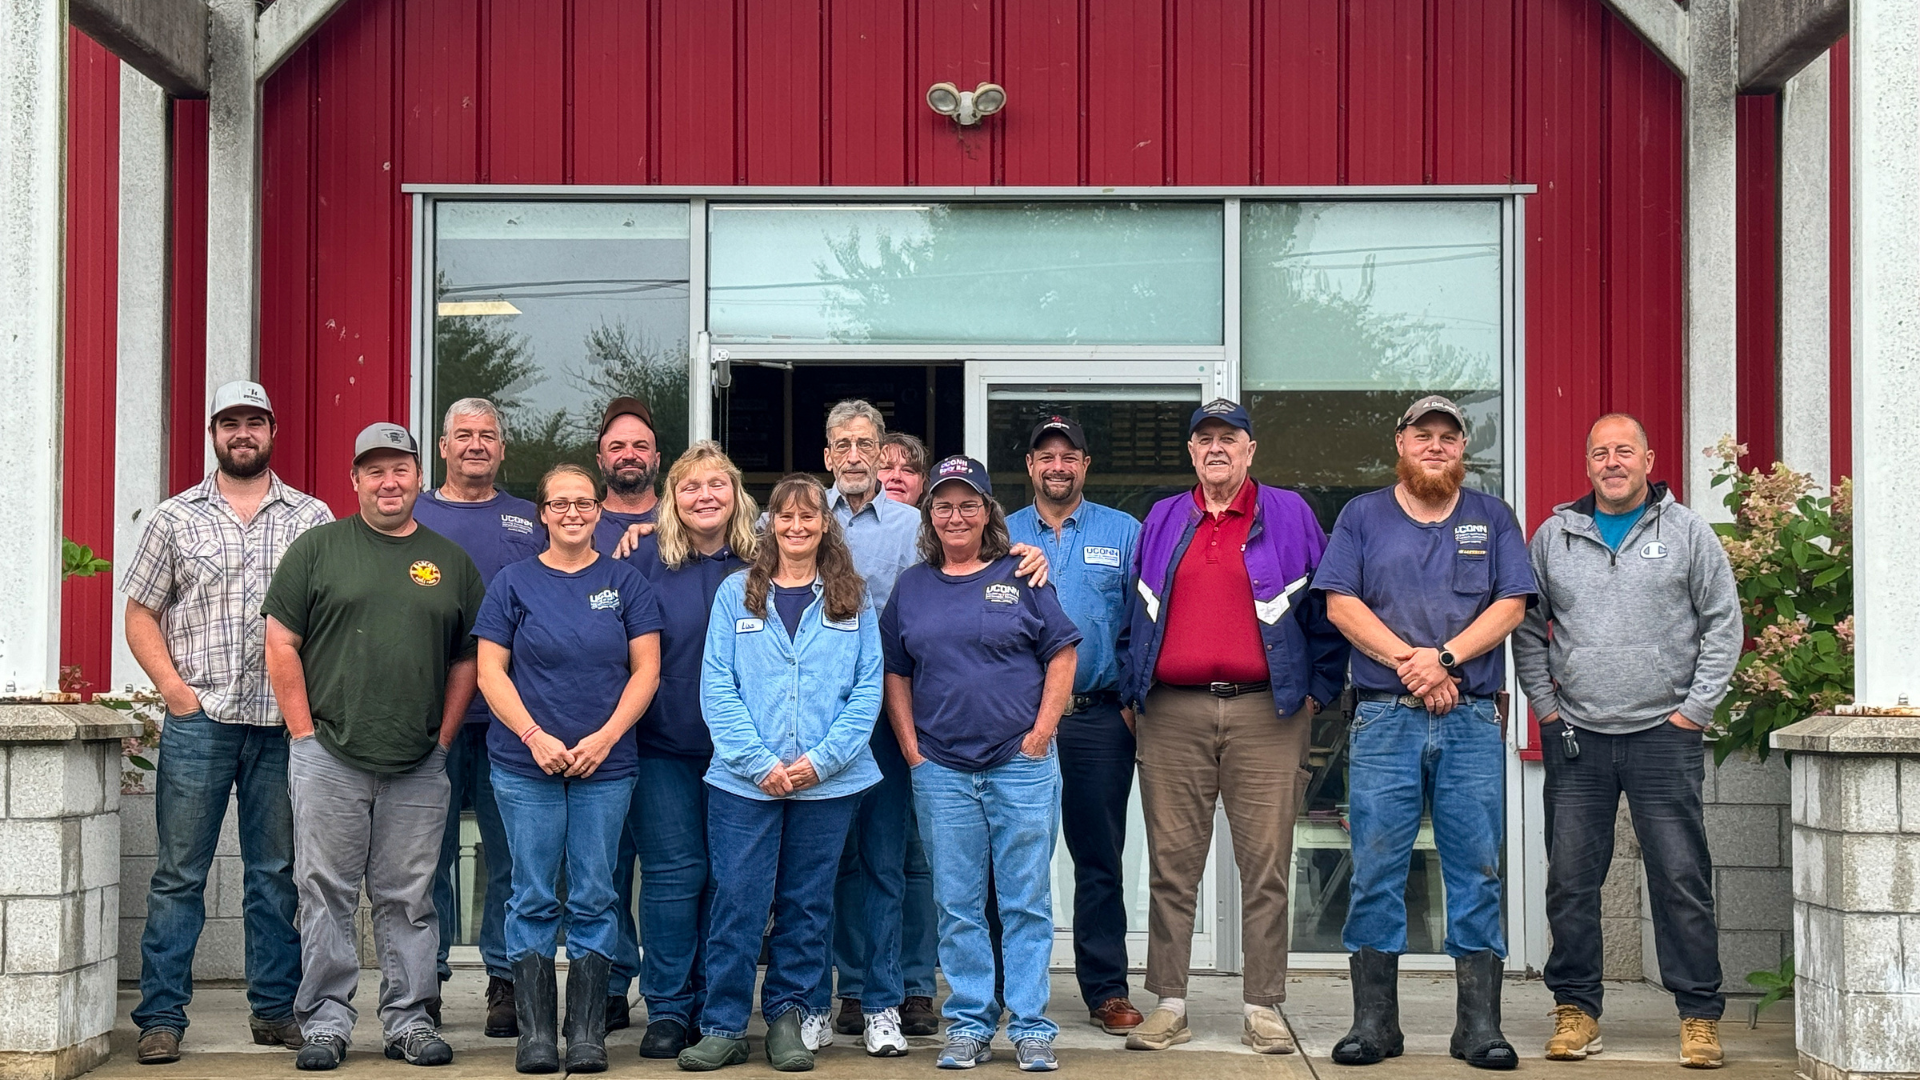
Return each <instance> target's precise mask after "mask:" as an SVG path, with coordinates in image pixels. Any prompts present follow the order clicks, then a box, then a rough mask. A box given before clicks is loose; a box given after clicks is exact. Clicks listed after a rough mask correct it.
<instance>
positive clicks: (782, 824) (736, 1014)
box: [700, 788, 860, 1039]
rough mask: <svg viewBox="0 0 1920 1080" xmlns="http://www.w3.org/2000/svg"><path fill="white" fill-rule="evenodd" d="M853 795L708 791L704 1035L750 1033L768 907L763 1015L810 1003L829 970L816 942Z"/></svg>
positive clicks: (829, 920) (829, 911) (822, 932)
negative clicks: (751, 795) (755, 795)
mask: <svg viewBox="0 0 1920 1080" xmlns="http://www.w3.org/2000/svg"><path fill="white" fill-rule="evenodd" d="M859 799H860V796H858V795H843V796H841V797H840V798H837V799H748V798H744V797H742V796H739V795H735V794H733V793H732V792H728V791H721V790H719V789H717V788H708V789H707V800H708V801H707V837H708V846H709V847H710V849H711V850H712V851H713V853H714V854H713V908H712V911H711V916H712V918H711V922H710V924H709V927H708V931H707V947H706V964H705V967H706V984H707V1000H706V1007H705V1008H704V1009H703V1010H702V1011H701V1013H700V1033H701V1034H702V1035H713V1036H718V1037H719V1038H723V1039H744V1038H746V1035H747V1018H748V1017H749V1016H750V1015H752V1013H753V978H754V969H755V966H756V965H757V964H758V963H759V961H760V939H761V933H762V931H764V930H766V928H767V913H768V912H769V911H771V912H772V913H773V935H772V937H771V938H770V939H769V940H768V942H767V946H768V949H767V951H768V959H767V977H766V981H765V982H764V983H763V984H762V985H761V987H760V1015H761V1016H762V1017H763V1018H765V1020H766V1021H767V1023H769V1024H771V1023H773V1022H774V1021H775V1020H778V1019H779V1018H780V1017H781V1016H783V1015H785V1014H787V1013H790V1012H792V1011H793V1010H795V1009H805V1008H807V1007H808V998H809V996H810V995H811V994H812V993H813V990H814V987H815V986H817V985H819V984H820V983H821V982H822V981H824V980H825V978H826V974H827V964H826V961H827V951H826V949H824V948H823V947H822V946H821V943H822V942H824V941H825V940H826V937H827V933H828V930H829V929H830V928H831V927H832V925H833V879H834V874H835V871H836V869H837V868H838V866H839V855H840V841H841V839H842V838H843V837H845V836H846V835H847V825H848V823H849V822H851V821H852V820H853V809H854V803H856V802H858V801H859Z"/></svg>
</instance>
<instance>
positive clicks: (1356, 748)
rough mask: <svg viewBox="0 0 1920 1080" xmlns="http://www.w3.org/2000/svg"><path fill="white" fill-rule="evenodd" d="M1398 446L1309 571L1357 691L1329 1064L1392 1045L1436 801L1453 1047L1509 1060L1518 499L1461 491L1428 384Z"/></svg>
mask: <svg viewBox="0 0 1920 1080" xmlns="http://www.w3.org/2000/svg"><path fill="white" fill-rule="evenodd" d="M1394 448H1395V450H1397V451H1398V453H1399V463H1398V466H1397V472H1398V475H1399V483H1397V484H1395V485H1394V486H1392V487H1390V488H1382V489H1381V490H1379V491H1373V492H1369V493H1367V494H1365V495H1362V496H1360V497H1359V498H1357V499H1354V500H1353V501H1352V502H1350V503H1348V504H1347V505H1346V507H1345V508H1344V509H1343V510H1341V511H1340V518H1339V520H1338V521H1337V522H1335V524H1334V528H1333V538H1332V540H1330V541H1329V542H1328V544H1327V551H1326V554H1325V555H1324V556H1323V557H1322V558H1321V561H1320V567H1319V569H1318V570H1317V571H1315V573H1314V578H1313V591H1314V592H1316V593H1321V594H1323V595H1324V596H1325V597H1326V603H1327V617H1328V618H1329V619H1330V620H1331V621H1332V622H1333V624H1334V625H1335V626H1336V627H1338V628H1339V629H1340V632H1341V633H1342V634H1344V635H1345V636H1346V638H1347V641H1348V642H1350V643H1351V644H1352V645H1353V668H1352V673H1353V684H1354V689H1355V691H1356V696H1357V697H1358V699H1359V704H1358V705H1357V706H1356V708H1355V711H1354V718H1353V726H1352V730H1351V733H1350V735H1349V739H1350V746H1351V751H1350V753H1351V758H1350V766H1349V770H1348V774H1347V784H1348V790H1349V791H1350V792H1351V807H1350V810H1349V812H1348V816H1349V826H1350V830H1351V834H1352V838H1353V883H1352V887H1351V889H1352V893H1351V895H1352V898H1351V900H1350V902H1349V904H1348V907H1347V923H1346V927H1345V929H1344V931H1343V932H1342V934H1341V937H1342V943H1343V944H1344V945H1345V946H1346V948H1347V950H1348V951H1349V952H1350V953H1352V954H1353V955H1352V956H1351V957H1350V958H1349V964H1350V966H1351V968H1352V974H1353V1013H1354V1017H1353V1028H1352V1030H1350V1031H1349V1032H1348V1033H1347V1035H1346V1037H1345V1038H1343V1039H1341V1040H1340V1041H1339V1042H1338V1043H1336V1044H1335V1045H1334V1048H1333V1060H1334V1061H1336V1062H1338V1063H1340V1064H1343V1065H1372V1064H1375V1063H1377V1062H1379V1061H1380V1060H1382V1059H1383V1058H1389V1057H1395V1056H1398V1055H1399V1054H1400V1053H1401V1051H1402V1049H1403V1039H1402V1036H1401V1033H1400V1022H1399V998H1398V990H1397V982H1398V979H1399V964H1400V954H1402V953H1404V952H1406V951H1407V905H1406V891H1407V863H1408V860H1409V858H1410V856H1411V855H1412V854H1413V842H1414V838H1415V836H1416V835H1417V834H1418V833H1419V831H1420V818H1421V814H1422V812H1423V811H1424V810H1425V809H1426V807H1427V806H1428V804H1431V806H1432V816H1433V836H1434V845H1435V847H1436V848H1437V849H1438V850H1439V854H1440V863H1441V871H1442V875H1443V876H1444V878H1445V880H1446V895H1447V938H1446V950H1447V953H1448V954H1449V955H1451V956H1452V957H1453V958H1454V969H1455V974H1456V983H1455V985H1456V994H1457V999H1456V1009H1457V1016H1458V1018H1457V1022H1456V1024H1455V1026H1454V1031H1453V1040H1452V1046H1451V1049H1452V1053H1453V1056H1454V1057H1456V1058H1461V1059H1463V1060H1465V1061H1466V1062H1467V1063H1468V1064H1469V1065H1474V1066H1477V1067H1479V1068H1483V1069H1511V1068H1514V1067H1515V1066H1517V1065H1518V1064H1519V1057H1518V1055H1516V1054H1515V1053H1514V1049H1513V1047H1512V1046H1511V1045H1510V1044H1508V1042H1507V1041H1506V1039H1505V1038H1504V1037H1502V1036H1501V1034H1500V977H1501V971H1502V968H1503V967H1504V966H1505V964H1504V957H1505V956H1506V952H1507V946H1506V936H1505V933H1504V931H1503V928H1502V926H1501V920H1500V894H1501V882H1500V861H1501V850H1502V847H1503V845H1504V840H1505V828H1504V823H1505V817H1506V792H1505V777H1506V740H1505V738H1504V732H1503V728H1504V724H1503V722H1502V717H1501V716H1500V714H1499V712H1498V710H1497V708H1496V705H1495V696H1496V695H1497V694H1499V693H1500V691H1501V688H1502V684H1503V682H1504V680H1505V678H1506V662H1505V657H1504V656H1503V650H1504V648H1505V643H1506V640H1507V635H1508V634H1510V633H1512V632H1513V629H1514V627H1516V626H1518V625H1520V620H1521V618H1522V617H1523V616H1524V615H1525V614H1526V611H1527V608H1528V607H1530V606H1532V605H1533V603H1534V601H1535V599H1536V597H1535V593H1536V591H1537V590H1536V586H1535V583H1534V577H1533V569H1532V566H1531V564H1530V562H1529V559H1528V556H1527V547H1526V542H1525V537H1524V536H1522V534H1521V532H1520V524H1519V522H1517V521H1515V520H1514V516H1513V510H1512V509H1511V508H1510V507H1508V506H1507V504H1506V503H1503V502H1501V501H1500V500H1499V499H1497V498H1494V497H1493V496H1491V495H1488V494H1486V493H1484V492H1480V491H1475V490H1472V489H1470V488H1466V487H1463V486H1462V484H1463V482H1464V481H1465V479H1466V467H1465V465H1464V463H1463V461H1464V458H1465V457H1466V451H1467V418H1466V414H1465V413H1463V412H1462V411H1461V409H1460V406H1458V405H1456V404H1454V403H1453V402H1452V401H1450V400H1448V399H1447V398H1444V397H1441V396H1439V395H1437V394H1435V395H1430V396H1428V397H1423V398H1421V399H1420V400H1419V401H1416V402H1414V403H1413V405H1412V406H1411V407H1409V408H1408V409H1407V411H1406V413H1405V414H1403V415H1402V416H1401V418H1400V424H1399V427H1398V428H1396V429H1395V433H1394Z"/></svg>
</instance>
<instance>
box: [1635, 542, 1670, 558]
mask: <svg viewBox="0 0 1920 1080" xmlns="http://www.w3.org/2000/svg"><path fill="white" fill-rule="evenodd" d="M1640 557H1641V558H1643V559H1664V558H1666V557H1667V545H1665V544H1663V543H1661V542H1660V541H1658V540H1649V541H1647V546H1646V547H1643V548H1641V549H1640Z"/></svg>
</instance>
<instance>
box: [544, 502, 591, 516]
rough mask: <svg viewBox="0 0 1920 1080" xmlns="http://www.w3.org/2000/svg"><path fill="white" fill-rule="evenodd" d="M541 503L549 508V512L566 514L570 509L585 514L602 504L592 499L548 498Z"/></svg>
mask: <svg viewBox="0 0 1920 1080" xmlns="http://www.w3.org/2000/svg"><path fill="white" fill-rule="evenodd" d="M541 505H542V506H545V507H546V508H547V512H548V513H549V514H564V513H566V512H567V511H569V510H572V511H575V512H576V513H581V514H584V513H587V512H588V511H590V510H594V509H597V508H598V507H599V506H600V504H599V503H597V502H595V501H593V500H592V499H548V500H547V501H546V502H544V503H542V504H541Z"/></svg>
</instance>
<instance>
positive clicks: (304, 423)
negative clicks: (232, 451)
mask: <svg viewBox="0 0 1920 1080" xmlns="http://www.w3.org/2000/svg"><path fill="white" fill-rule="evenodd" d="M316 59H317V54H316V53H315V52H313V51H306V52H302V53H301V54H300V55H298V56H295V57H294V58H293V59H292V60H289V61H288V62H287V63H285V64H283V65H281V67H280V70H278V71H276V72H275V73H274V75H273V78H272V79H270V80H268V81H267V85H266V86H265V87H263V88H262V92H261V99H260V117H261V119H260V123H261V126H262V129H263V130H266V131H271V132H273V133H274V139H273V141H272V144H271V145H272V150H271V152H269V153H267V154H265V155H263V156H262V159H261V169H260V210H261V221H262V223H263V225H262V229H261V235H260V383H261V385H263V386H265V387H266V388H267V396H268V397H270V398H272V399H273V406H274V409H275V415H276V416H277V417H278V418H279V420H280V429H279V431H278V433H277V434H276V435H275V437H274V446H273V468H274V471H275V472H277V473H278V474H279V475H280V477H281V478H282V479H284V480H286V481H287V482H288V483H290V484H292V485H294V486H295V487H298V488H300V489H302V490H306V491H310V490H312V486H313V482H314V477H315V472H316V469H315V465H316V463H315V460H314V441H315V439H316V438H318V433H317V432H316V431H315V430H314V429H315V419H316V416H317V412H316V409H315V407H314V406H315V401H314V383H315V380H316V379H317V378H318V375H319V368H318V365H317V364H316V363H315V360H314V357H315V355H316V353H317V340H316V338H317V335H316V333H315V329H314V319H313V315H314V311H313V303H314V292H313V266H314V253H315V250H316V247H317V242H316V238H315V235H314V231H315V228H316V225H317V223H318V221H319V198H318V192H319V187H318V185H317V183H316V177H315V174H314V150H313V147H314V137H315V131H314V129H315V127H316V125H317V123H318V110H317V109H316V107H315V102H314V93H313V86H314V84H313V73H314V68H315V66H316V65H315V61H316ZM449 126H451V125H449ZM422 130H423V132H424V130H425V129H422ZM422 141H423V142H427V141H428V140H426V139H423V140H422ZM472 146H473V144H472V143H471V142H468V144H467V148H468V156H467V161H466V169H467V170H468V171H471V170H472V168H473V157H472ZM422 156H427V155H426V151H425V150H423V151H422ZM336 471H337V470H336Z"/></svg>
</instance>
